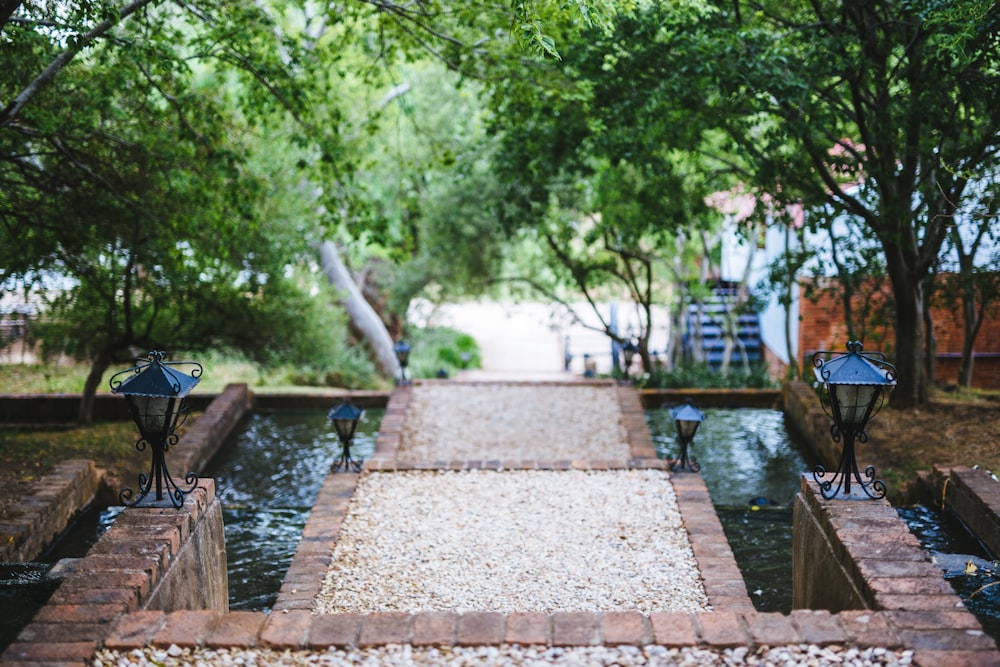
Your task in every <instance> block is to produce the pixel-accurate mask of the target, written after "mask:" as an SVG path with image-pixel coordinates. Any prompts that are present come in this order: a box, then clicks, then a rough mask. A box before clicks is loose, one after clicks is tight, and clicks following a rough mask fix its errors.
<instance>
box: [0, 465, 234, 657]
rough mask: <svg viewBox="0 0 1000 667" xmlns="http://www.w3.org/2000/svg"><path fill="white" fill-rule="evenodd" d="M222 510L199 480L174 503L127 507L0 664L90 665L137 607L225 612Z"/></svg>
mask: <svg viewBox="0 0 1000 667" xmlns="http://www.w3.org/2000/svg"><path fill="white" fill-rule="evenodd" d="M222 531H223V527H222V507H221V504H220V503H219V501H218V499H217V498H216V497H215V481H214V480H211V479H206V480H201V481H200V482H199V485H198V487H197V488H196V489H194V490H193V491H192V492H191V493H190V494H188V495H187V497H186V498H185V502H184V505H183V506H182V507H181V509H175V508H174V507H173V506H169V503H168V506H167V507H142V508H129V509H126V510H125V511H124V512H123V513H122V514H121V515H120V516H119V517H118V519H117V520H116V521H115V523H114V525H113V526H112V527H111V528H110V529H108V531H107V532H105V533H104V535H102V536H101V538H100V540H98V542H97V544H95V545H94V546H93V547H92V548H91V550H90V551H89V552H88V553H87V556H86V557H84V558H82V559H81V560H80V561H78V562H77V563H76V564H75V565H73V566H72V567H71V568H70V571H69V573H68V574H67V575H66V577H65V579H64V580H63V581H62V583H61V584H60V585H59V588H57V589H56V591H55V592H54V593H53V594H52V597H51V598H49V601H48V603H47V604H46V605H45V606H44V607H43V608H42V609H41V610H40V611H39V612H38V613H37V614H36V615H35V617H34V618H33V619H32V621H31V623H30V624H28V626H27V627H25V628H24V629H23V630H22V631H21V633H20V635H18V638H17V640H16V641H15V642H14V643H13V644H11V645H10V646H9V647H8V648H7V650H6V651H4V653H3V655H2V656H0V662H2V663H4V664H18V663H30V664H36V665H37V664H52V665H55V664H62V665H66V664H75V665H81V666H82V665H85V664H87V663H89V661H90V659H91V658H92V656H93V655H94V652H95V651H96V650H97V649H98V648H99V647H100V646H101V643H102V638H103V637H105V636H106V635H107V633H108V630H109V629H110V627H111V626H112V625H113V624H114V623H115V622H116V621H117V620H118V619H120V618H121V617H122V616H124V615H126V614H128V613H130V612H136V611H140V610H153V611H159V612H170V611H176V610H181V609H184V610H190V609H196V610H208V611H211V612H213V613H218V614H221V613H224V612H225V611H227V610H228V606H229V605H228V597H229V588H228V583H227V578H226V551H225V537H224V535H223V532H222Z"/></svg>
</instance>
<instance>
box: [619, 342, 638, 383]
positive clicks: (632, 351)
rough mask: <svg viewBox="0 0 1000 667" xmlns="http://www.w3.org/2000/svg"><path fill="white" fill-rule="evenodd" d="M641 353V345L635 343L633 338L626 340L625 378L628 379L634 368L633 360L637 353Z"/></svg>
mask: <svg viewBox="0 0 1000 667" xmlns="http://www.w3.org/2000/svg"><path fill="white" fill-rule="evenodd" d="M638 353H639V346H638V345H636V344H635V342H634V341H633V340H632V339H629V340H627V341H625V344H624V345H622V357H623V362H624V365H623V367H622V371H623V374H624V376H625V380H626V381H628V377H629V370H630V369H631V368H632V360H633V359H635V355H636V354H638Z"/></svg>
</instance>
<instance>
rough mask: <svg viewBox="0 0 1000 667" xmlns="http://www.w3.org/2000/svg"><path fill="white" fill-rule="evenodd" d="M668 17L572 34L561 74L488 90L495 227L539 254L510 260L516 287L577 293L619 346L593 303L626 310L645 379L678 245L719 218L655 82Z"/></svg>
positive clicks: (541, 70) (690, 137) (637, 15)
mask: <svg viewBox="0 0 1000 667" xmlns="http://www.w3.org/2000/svg"><path fill="white" fill-rule="evenodd" d="M668 18H669V14H668V13H667V12H666V11H665V10H663V8H662V7H661V6H660V5H658V4H657V5H646V6H644V8H643V9H642V10H638V9H637V10H635V11H634V12H632V11H629V12H624V11H623V12H620V13H618V14H616V15H614V16H612V20H610V21H609V26H608V27H607V28H606V29H605V28H603V27H602V28H599V29H596V28H587V27H582V28H581V27H577V28H576V29H575V30H572V31H570V30H569V29H567V34H568V35H573V36H572V38H571V39H572V41H573V43H574V44H575V48H574V49H572V51H567V52H566V53H564V54H563V59H562V60H561V61H560V62H559V63H550V64H548V65H547V66H545V67H535V68H529V69H528V70H527V71H526V72H525V71H522V72H521V73H520V75H519V76H510V77H509V78H506V79H504V80H503V81H502V82H500V83H494V85H493V86H492V87H491V89H490V94H491V99H490V103H491V107H492V108H493V109H494V115H493V117H492V123H491V131H492V132H493V133H495V134H496V135H497V137H498V139H497V141H498V148H497V151H496V153H495V154H494V156H493V172H494V174H495V175H496V177H497V178H498V179H499V180H500V182H501V183H502V186H503V188H504V190H503V197H502V201H501V202H500V205H499V207H498V210H497V215H498V218H499V221H500V223H501V224H503V225H504V227H505V228H506V229H508V230H509V233H510V234H511V235H512V236H513V237H515V238H517V239H518V240H519V241H520V243H521V244H522V245H528V246H531V245H534V246H536V247H537V248H538V250H536V251H534V252H533V253H525V254H520V255H517V256H516V262H512V263H511V266H512V269H513V271H514V272H515V273H513V274H512V275H511V276H510V278H511V279H512V280H516V281H519V282H521V283H523V284H525V285H527V286H528V287H530V288H531V289H534V290H535V291H536V292H537V293H540V294H542V295H543V297H544V298H546V299H550V300H556V301H561V302H563V303H567V302H568V301H569V300H570V299H568V298H567V297H566V296H565V295H567V294H580V295H582V296H583V297H584V299H585V300H586V301H587V302H589V303H590V304H591V306H592V308H593V310H594V311H595V314H596V315H597V316H598V318H599V319H600V321H601V325H600V327H599V328H600V329H601V330H602V331H603V332H604V333H606V334H607V335H609V336H611V337H613V338H616V339H617V340H618V342H623V341H624V336H625V335H626V334H625V333H624V332H615V331H614V330H613V327H612V326H611V323H610V322H607V321H605V320H604V319H603V317H602V315H601V313H600V311H599V309H597V307H596V303H597V302H598V301H599V300H603V299H609V298H610V299H626V300H628V301H629V302H630V303H631V304H634V309H635V311H636V316H635V318H634V319H635V320H636V321H638V322H639V325H640V331H638V332H635V333H636V334H637V342H638V345H639V348H640V355H641V357H642V359H643V364H644V366H645V367H646V368H649V367H650V363H651V361H650V355H649V350H648V336H649V332H650V331H651V329H652V326H653V325H652V322H651V318H652V305H653V304H654V303H663V302H666V301H667V300H668V297H669V292H668V290H667V287H666V285H667V280H665V278H664V277H663V274H664V273H665V271H667V270H668V269H667V263H668V261H669V259H670V258H671V255H673V253H672V252H671V251H673V250H674V249H675V247H676V243H677V239H678V237H679V236H688V237H689V238H690V237H691V236H694V237H696V236H697V234H696V233H695V234H685V232H687V230H688V229H689V228H692V227H693V228H699V227H703V226H709V225H712V224H714V223H715V222H716V221H717V218H718V216H717V215H715V214H714V213H712V212H711V211H710V210H709V209H708V208H707V206H706V205H705V195H706V194H707V193H708V191H709V190H708V189H707V188H708V187H710V181H709V179H706V178H705V176H704V171H703V168H704V166H705V165H704V164H702V163H701V162H700V158H699V156H698V154H697V152H696V150H695V148H696V147H697V146H698V145H699V143H700V142H701V138H700V136H699V134H698V129H697V128H696V127H694V126H691V125H689V124H686V123H683V122H677V120H678V117H677V116H676V115H675V114H674V113H673V111H674V109H675V105H674V103H673V100H672V99H671V98H670V97H669V96H666V95H664V94H663V91H662V90H661V89H660V88H659V87H658V85H657V83H656V82H657V80H658V79H659V78H660V73H659V72H658V65H657V61H658V58H659V57H660V53H659V50H660V49H665V48H669V46H665V45H663V44H661V43H660V42H659V41H658V40H659V38H660V37H661V35H662V34H663V32H664V25H665V24H667V23H668ZM673 256H674V257H676V255H673ZM669 270H671V271H673V273H674V274H680V273H681V272H682V271H681V270H680V269H679V267H676V266H672V267H670V269H669Z"/></svg>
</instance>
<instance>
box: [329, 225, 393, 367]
mask: <svg viewBox="0 0 1000 667" xmlns="http://www.w3.org/2000/svg"><path fill="white" fill-rule="evenodd" d="M319 260H320V266H321V267H322V271H323V274H324V275H325V276H326V279H327V281H328V282H329V283H330V284H331V285H333V286H334V287H335V288H336V289H337V292H338V294H339V295H340V301H341V304H342V305H343V306H344V310H345V311H346V312H347V316H348V317H349V318H350V320H351V325H352V326H353V327H354V328H355V329H356V330H357V331H358V333H359V334H360V335H361V337H362V338H364V340H365V342H366V343H367V344H368V346H369V347H370V348H371V351H372V354H373V355H374V357H375V362H376V364H377V365H378V368H379V371H380V372H381V373H382V375H383V376H385V377H388V378H395V377H398V376H399V370H400V369H399V361H397V359H396V354H395V352H394V351H393V341H392V336H390V335H389V331H388V329H386V328H385V324H384V323H383V322H382V319H381V318H380V317H379V316H378V313H376V312H375V310H374V309H373V308H372V307H371V305H369V304H368V302H367V301H365V299H364V297H363V296H362V295H361V290H360V289H359V288H358V286H357V284H355V282H354V280H353V279H352V278H351V274H350V273H349V272H348V270H347V267H346V266H344V262H343V261H342V260H341V259H340V252H339V251H338V250H337V246H335V245H334V244H333V243H332V242H330V241H324V242H323V243H321V244H320V246H319Z"/></svg>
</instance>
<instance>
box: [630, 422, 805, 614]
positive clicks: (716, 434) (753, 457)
mask: <svg viewBox="0 0 1000 667" xmlns="http://www.w3.org/2000/svg"><path fill="white" fill-rule="evenodd" d="M704 412H705V415H706V418H705V421H704V422H702V424H701V427H700V428H699V429H698V433H697V434H696V435H695V437H694V440H693V441H692V443H691V444H690V446H689V448H688V454H689V456H693V457H694V459H695V460H696V461H697V462H698V464H699V465H700V466H701V475H702V477H703V478H704V479H705V485H706V486H707V487H708V492H709V494H710V495H711V497H712V504H713V505H715V509H716V513H717V514H718V515H719V520H720V521H721V522H722V528H723V530H724V531H725V533H726V539H727V540H728V541H729V546H730V548H731V549H732V550H733V556H734V557H735V558H736V563H737V565H739V568H740V571H741V572H742V574H743V579H744V581H745V582H746V585H747V591H748V593H749V594H750V598H751V599H752V600H753V603H754V606H755V607H756V608H757V610H759V611H777V612H782V613H788V612H789V611H791V608H792V509H791V507H792V502H793V501H794V499H795V494H796V493H798V491H799V489H800V488H801V481H800V480H801V477H802V473H803V472H806V471H810V470H812V469H813V468H815V467H816V462H815V461H814V460H813V459H812V458H811V457H810V455H808V454H806V453H805V448H804V447H800V446H799V445H798V444H797V443H795V442H794V441H793V440H792V438H791V437H790V435H789V433H788V429H787V428H786V426H785V416H784V413H782V412H781V411H780V410H764V409H759V408H738V409H711V408H709V409H706V410H704ZM646 421H647V422H648V424H649V430H650V434H651V435H652V437H653V444H654V446H655V448H656V453H657V456H659V457H660V458H677V456H678V455H679V453H680V447H679V445H678V444H677V439H676V429H675V428H674V424H673V422H672V421H671V419H670V411H669V410H666V409H658V410H647V411H646ZM676 474H684V473H676Z"/></svg>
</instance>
